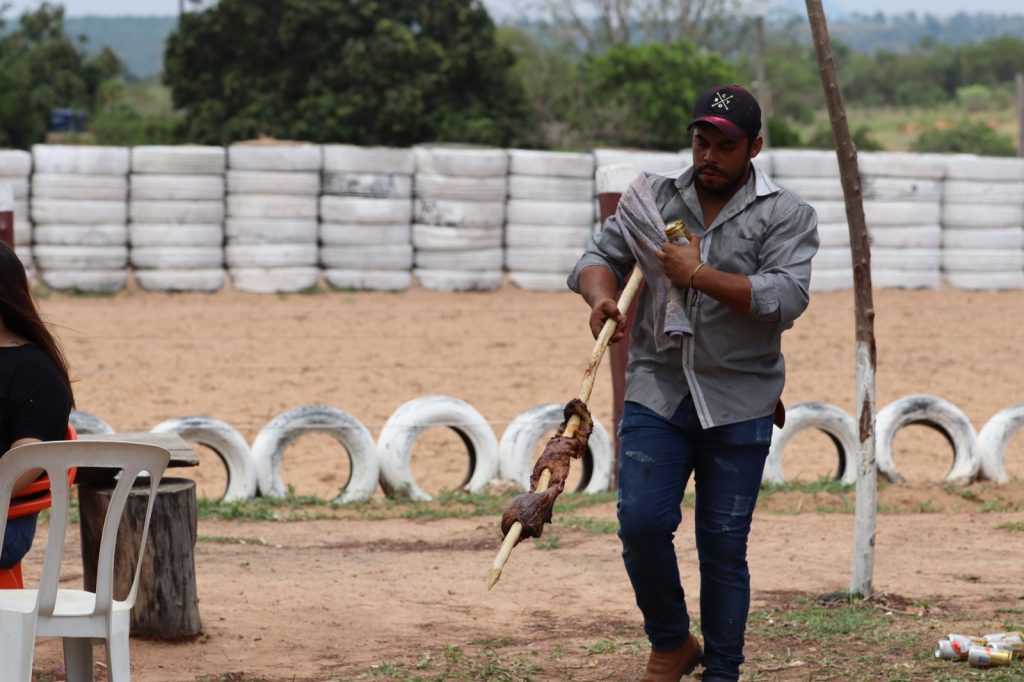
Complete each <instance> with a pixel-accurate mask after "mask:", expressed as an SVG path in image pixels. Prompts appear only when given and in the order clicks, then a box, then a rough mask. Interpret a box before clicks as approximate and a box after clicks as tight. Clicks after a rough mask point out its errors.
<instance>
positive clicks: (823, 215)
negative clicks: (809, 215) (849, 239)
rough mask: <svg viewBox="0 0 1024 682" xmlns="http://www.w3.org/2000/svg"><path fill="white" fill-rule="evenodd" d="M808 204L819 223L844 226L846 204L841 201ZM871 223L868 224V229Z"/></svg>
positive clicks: (816, 201)
mask: <svg viewBox="0 0 1024 682" xmlns="http://www.w3.org/2000/svg"><path fill="white" fill-rule="evenodd" d="M807 203H808V204H810V205H811V207H812V208H814V212H815V213H817V214H818V222H819V223H827V224H840V223H842V224H846V204H844V203H843V202H842V201H826V200H822V201H818V200H813V201H808V202H807ZM870 225H871V223H870V222H868V226H869V227H870Z"/></svg>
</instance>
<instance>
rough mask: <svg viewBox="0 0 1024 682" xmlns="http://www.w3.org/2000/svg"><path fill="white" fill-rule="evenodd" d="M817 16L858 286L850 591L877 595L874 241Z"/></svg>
mask: <svg viewBox="0 0 1024 682" xmlns="http://www.w3.org/2000/svg"><path fill="white" fill-rule="evenodd" d="M806 2H807V16H808V18H809V19H810V22H811V35H812V38H813V40H814V50H815V52H816V53H817V56H818V71H819V72H820V74H821V85H822V87H823V88H824V90H825V101H826V103H827V104H828V114H829V119H830V120H831V123H832V136H833V137H834V138H835V144H836V156H837V158H838V160H839V175H840V179H841V181H842V184H843V198H844V199H845V201H846V220H847V224H848V225H849V229H850V249H851V257H852V260H853V290H854V300H855V304H856V312H855V318H856V355H857V388H856V411H857V424H858V428H859V439H860V467H859V468H858V470H857V504H856V508H855V512H854V516H855V526H854V540H853V568H852V571H851V574H850V592H854V593H857V594H860V595H861V596H862V597H868V596H870V595H871V576H872V572H873V570H874V564H875V528H876V524H877V510H876V500H877V492H878V491H877V475H878V467H877V464H876V462H875V360H876V348H875V307H874V302H873V300H872V294H871V247H870V245H869V242H868V230H867V225H866V223H865V221H864V203H863V196H862V194H861V186H860V173H859V171H858V168H857V149H856V147H854V145H853V139H852V138H851V137H850V126H849V122H848V121H847V120H846V108H845V106H844V104H843V94H842V92H840V90H839V78H838V77H837V75H836V65H835V60H834V59H833V56H832V45H831V41H830V39H829V34H828V23H827V22H826V20H825V11H824V10H823V9H822V6H821V0H806Z"/></svg>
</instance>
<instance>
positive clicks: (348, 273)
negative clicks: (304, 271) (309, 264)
mask: <svg viewBox="0 0 1024 682" xmlns="http://www.w3.org/2000/svg"><path fill="white" fill-rule="evenodd" d="M324 279H325V280H326V281H327V283H328V284H329V285H330V286H331V287H333V288H335V289H342V290H345V291H405V290H406V289H408V288H409V287H411V286H412V273H411V272H409V271H408V270H339V269H334V268H328V269H326V270H324Z"/></svg>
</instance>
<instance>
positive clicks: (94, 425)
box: [68, 410, 116, 436]
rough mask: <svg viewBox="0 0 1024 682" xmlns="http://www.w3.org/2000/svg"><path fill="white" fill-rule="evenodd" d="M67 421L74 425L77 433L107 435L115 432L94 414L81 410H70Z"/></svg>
mask: <svg viewBox="0 0 1024 682" xmlns="http://www.w3.org/2000/svg"><path fill="white" fill-rule="evenodd" d="M68 421H69V422H71V425H72V426H73V427H75V432H76V433H78V435H83V434H86V433H89V434H96V435H104V436H107V435H110V434H112V433H116V431H114V429H113V427H112V426H110V424H108V423H107V422H105V421H103V420H102V419H100V418H99V417H97V416H96V415H94V414H90V413H88V412H82V411H81V410H71V416H70V417H69V418H68Z"/></svg>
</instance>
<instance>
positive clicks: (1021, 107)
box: [1015, 73, 1024, 158]
mask: <svg viewBox="0 0 1024 682" xmlns="http://www.w3.org/2000/svg"><path fill="white" fill-rule="evenodd" d="M1015 80H1016V81H1017V156H1019V157H1022V158H1024V73H1018V74H1017V78H1016V79H1015Z"/></svg>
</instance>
